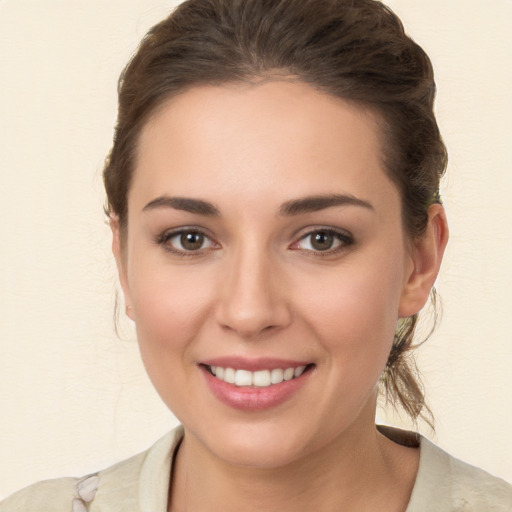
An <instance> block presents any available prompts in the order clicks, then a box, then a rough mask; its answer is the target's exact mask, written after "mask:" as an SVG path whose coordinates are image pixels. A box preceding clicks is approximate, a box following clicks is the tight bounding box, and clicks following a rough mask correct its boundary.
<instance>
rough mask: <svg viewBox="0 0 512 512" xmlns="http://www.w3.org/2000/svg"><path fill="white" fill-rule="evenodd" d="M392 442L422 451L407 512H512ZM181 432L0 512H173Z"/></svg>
mask: <svg viewBox="0 0 512 512" xmlns="http://www.w3.org/2000/svg"><path fill="white" fill-rule="evenodd" d="M378 429H379V431H380V432H381V433H382V434H384V435H385V436H386V437H388V438H389V439H391V440H393V441H395V442H397V443H399V444H402V445H405V446H418V445H419V446H420V462H419V469H418V474H417V477H416V482H415V484H414V488H413V491H412V495H411V499H410V502H409V505H408V506H407V509H406V511H405V512H512V486H511V485H510V484H508V483H507V482H505V481H504V480H501V479H499V478H496V477H494V476H491V475H490V474H489V473H486V472H485V471H483V470H481V469H478V468H476V467H473V466H470V465H468V464H465V463H464V462H461V461H460V460H458V459H456V458H454V457H452V456H450V455H448V454H447V453H446V452H444V451H443V450H441V449H440V448H438V447H437V446H435V445H434V444H432V443H431V442H430V441H428V440H427V439H426V438H424V437H422V436H420V435H419V434H416V433H414V432H406V431H403V430H398V429H395V428H391V427H383V426H378ZM182 438H183V428H182V427H178V428H176V429H174V430H172V431H171V432H169V433H168V434H167V435H166V436H164V437H163V438H162V439H160V440H159V441H157V442H156V443H155V444H154V445H153V446H152V447H151V448H150V449H149V450H147V451H145V452H143V453H140V454H139V455H135V456H134V457H132V458H130V459H128V460H125V461H123V462H120V463H118V464H116V465H114V466H111V467H110V468H108V469H105V470H103V471H100V472H98V473H95V474H92V475H87V476H85V477H83V478H59V479H55V480H47V481H43V482H39V483H36V484H33V485H31V486H29V487H27V488H26V489H23V490H21V491H18V492H17V493H15V494H13V495H12V496H10V497H9V498H7V499H6V500H5V501H3V502H2V503H0V512H167V501H168V491H169V480H170V474H171V470H172V462H173V458H174V455H175V453H176V451H177V448H178V446H179V444H180V442H181V440H182Z"/></svg>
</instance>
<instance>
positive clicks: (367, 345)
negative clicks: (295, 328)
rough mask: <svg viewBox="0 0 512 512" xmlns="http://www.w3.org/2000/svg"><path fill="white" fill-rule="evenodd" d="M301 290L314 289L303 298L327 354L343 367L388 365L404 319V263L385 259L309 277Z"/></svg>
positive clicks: (307, 313) (303, 303)
mask: <svg viewBox="0 0 512 512" xmlns="http://www.w3.org/2000/svg"><path fill="white" fill-rule="evenodd" d="M300 288H302V289H307V290H308V293H307V294H302V296H303V297H305V299H306V300H302V305H301V310H302V311H303V315H302V316H303V317H304V318H306V321H307V323H308V324H309V326H310V328H311V329H313V330H314V331H315V335H316V337H317V339H319V340H321V343H323V344H324V345H325V348H326V349H327V351H328V352H329V353H331V354H333V355H334V356H335V357H336V358H338V359H342V361H340V362H339V364H342V365H343V366H346V367H348V366H351V367H354V366H356V367H357V366H360V367H368V366H369V365H372V364H375V365H376V366H377V367H380V366H382V365H383V364H385V362H386V360H387V357H388V354H389V351H390V350H391V345H392V342H393V338H394V333H395V328H396V322H397V320H398V307H399V302H400V294H401V289H402V272H401V267H400V265H397V264H396V262H394V261H389V262H388V264H386V263H385V262H384V261H383V260H382V259H381V260H380V261H378V262H371V263H369V264H367V265H361V267H359V268H357V269H356V268H353V267H351V266H347V268H346V269H339V272H337V271H336V272H332V273H330V275H326V276H318V275H316V276H308V277H307V282H306V281H304V282H303V283H302V284H301V285H300ZM297 294H298V295H300V293H299V292H297ZM379 373H380V372H379Z"/></svg>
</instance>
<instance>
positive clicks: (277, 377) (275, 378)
mask: <svg viewBox="0 0 512 512" xmlns="http://www.w3.org/2000/svg"><path fill="white" fill-rule="evenodd" d="M283 374H284V371H283V370H281V368H276V369H275V370H272V373H271V374H270V381H271V382H272V384H279V383H280V382H283V379H284V377H283Z"/></svg>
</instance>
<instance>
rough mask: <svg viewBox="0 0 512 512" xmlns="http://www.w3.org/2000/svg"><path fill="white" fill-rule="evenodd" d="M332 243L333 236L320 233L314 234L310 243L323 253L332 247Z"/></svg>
mask: <svg viewBox="0 0 512 512" xmlns="http://www.w3.org/2000/svg"><path fill="white" fill-rule="evenodd" d="M333 242H334V237H333V235H331V234H329V233H322V232H320V233H315V235H314V236H313V240H312V241H311V245H312V246H313V247H314V248H315V249H317V250H319V251H325V250H327V249H330V248H331V247H332V244H333Z"/></svg>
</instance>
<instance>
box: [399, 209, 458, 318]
mask: <svg viewBox="0 0 512 512" xmlns="http://www.w3.org/2000/svg"><path fill="white" fill-rule="evenodd" d="M447 242H448V223H447V220H446V214H445V211H444V208H443V206H442V205H441V204H433V205H432V206H430V208H429V210H428V224H427V228H426V230H425V234H424V235H423V236H422V237H421V238H420V239H418V240H416V241H414V242H413V248H412V254H411V258H412V261H413V268H412V271H411V272H410V274H409V275H408V276H407V281H406V283H405V285H404V289H403V291H402V296H401V300H400V307H399V311H398V314H399V316H400V317H402V318H403V317H408V316H412V315H414V314H416V313H418V312H419V311H420V310H421V308H422V307H423V306H424V305H425V303H426V302H427V300H428V297H429V295H430V290H431V289H432V287H433V286H434V282H435V280H436V278H437V274H438V273H439V268H440V266H441V261H442V259H443V254H444V250H445V248H446V244H447Z"/></svg>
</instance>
